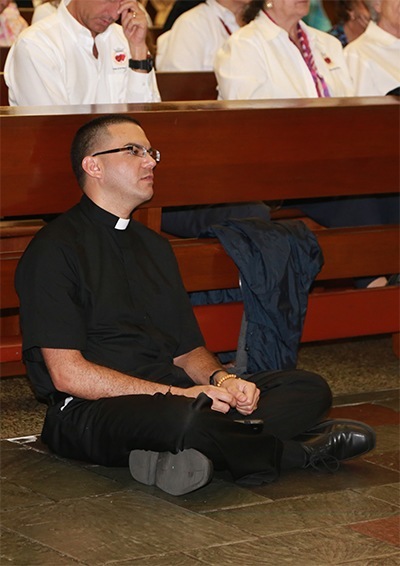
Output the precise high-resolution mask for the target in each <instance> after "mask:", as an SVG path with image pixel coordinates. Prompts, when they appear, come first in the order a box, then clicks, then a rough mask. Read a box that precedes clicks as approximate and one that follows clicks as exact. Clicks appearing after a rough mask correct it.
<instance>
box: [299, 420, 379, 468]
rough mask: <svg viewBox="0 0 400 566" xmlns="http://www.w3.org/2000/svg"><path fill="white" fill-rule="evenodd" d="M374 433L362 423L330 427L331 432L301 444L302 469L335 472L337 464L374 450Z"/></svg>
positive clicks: (338, 424)
mask: <svg viewBox="0 0 400 566" xmlns="http://www.w3.org/2000/svg"><path fill="white" fill-rule="evenodd" d="M375 444H376V434H375V431H374V430H373V429H372V428H371V427H369V426H368V425H364V423H359V424H358V423H357V424H354V423H351V424H350V423H348V424H345V423H340V422H336V423H333V424H332V425H331V430H330V431H329V432H325V433H324V434H319V435H317V436H315V437H314V438H313V439H311V440H309V441H308V442H303V443H302V446H303V448H304V451H305V464H304V467H305V468H308V467H312V468H317V469H320V468H322V467H325V468H327V469H329V470H331V471H335V470H337V469H338V467H339V463H340V462H343V461H345V460H351V459H352V458H357V457H358V456H362V455H363V454H366V453H367V452H369V451H370V450H373V448H375Z"/></svg>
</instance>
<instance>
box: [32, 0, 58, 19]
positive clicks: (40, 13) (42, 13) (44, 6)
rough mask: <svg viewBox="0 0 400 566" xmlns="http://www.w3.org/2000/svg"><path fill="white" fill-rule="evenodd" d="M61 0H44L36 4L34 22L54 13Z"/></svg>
mask: <svg viewBox="0 0 400 566" xmlns="http://www.w3.org/2000/svg"><path fill="white" fill-rule="evenodd" d="M60 2H61V0H43V2H42V3H41V4H36V6H35V9H34V12H33V16H32V24H34V23H35V22H38V21H39V20H42V19H43V18H47V16H51V15H52V14H54V12H55V11H56V10H57V8H58V6H59V4H60Z"/></svg>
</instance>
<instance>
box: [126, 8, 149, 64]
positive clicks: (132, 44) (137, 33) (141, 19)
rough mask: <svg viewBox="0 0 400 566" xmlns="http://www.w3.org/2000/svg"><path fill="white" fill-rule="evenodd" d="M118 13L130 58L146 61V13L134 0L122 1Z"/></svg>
mask: <svg viewBox="0 0 400 566" xmlns="http://www.w3.org/2000/svg"><path fill="white" fill-rule="evenodd" d="M119 13H120V14H121V24H122V29H123V30H124V34H125V37H126V39H127V40H128V43H129V49H130V52H131V58H132V59H137V60H142V59H146V57H147V53H148V49H147V45H146V34H147V19H146V13H145V12H144V10H143V9H142V8H141V7H140V6H139V5H138V3H137V1H136V0H122V2H121V5H120V7H119Z"/></svg>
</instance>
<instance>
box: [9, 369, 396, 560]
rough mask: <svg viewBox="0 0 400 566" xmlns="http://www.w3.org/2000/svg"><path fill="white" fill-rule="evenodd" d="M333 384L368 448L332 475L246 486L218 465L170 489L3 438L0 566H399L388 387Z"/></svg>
mask: <svg viewBox="0 0 400 566" xmlns="http://www.w3.org/2000/svg"><path fill="white" fill-rule="evenodd" d="M392 361H393V360H392ZM340 393H341V394H340V397H337V400H338V401H339V404H340V406H335V407H334V409H332V413H331V414H332V416H336V417H345V418H353V419H358V420H363V421H365V422H367V423H369V424H371V425H372V426H374V427H375V428H376V431H377V438H378V442H377V447H376V449H375V450H374V451H373V452H371V453H370V454H367V455H366V456H365V457H364V458H361V459H359V460H354V461H352V462H349V463H347V464H346V465H342V467H341V468H340V470H339V471H338V472H337V473H335V474H331V473H328V472H326V473H322V472H316V471H314V470H299V471H292V472H291V473H287V474H285V475H283V476H282V477H281V479H280V480H279V481H278V482H276V483H273V484H270V485H264V486H262V487H256V488H249V489H245V488H242V487H239V486H237V485H235V484H234V483H233V482H232V481H231V479H230V478H229V477H228V475H227V474H218V475H216V477H215V478H214V480H213V481H212V483H211V484H210V485H208V486H206V487H205V488H203V489H201V490H199V491H197V492H195V493H192V494H189V495H187V496H183V497H178V498H175V497H172V496H168V495H166V494H164V493H162V492H161V491H159V490H158V489H157V488H153V487H146V486H142V485H140V484H138V483H136V482H134V481H133V480H132V478H131V477H130V474H129V471H128V470H127V469H122V468H117V469H107V468H103V467H98V466H88V465H83V464H82V463H79V462H72V461H67V460H63V459H60V458H57V457H55V456H54V455H51V454H49V453H48V452H47V451H46V450H45V449H44V447H43V446H42V445H41V444H40V441H38V440H37V439H36V440H35V438H34V437H33V438H28V439H27V442H25V441H24V440H17V441H9V440H2V441H1V510H2V511H1V513H2V520H1V547H0V564H1V566H3V564H4V565H5V564H13V565H17V566H20V565H21V566H22V565H27V566H33V565H40V566H42V565H43V566H46V565H48V566H58V565H60V566H61V565H64V564H71V565H73V564H81V565H82V564H85V565H90V566H91V565H103V564H108V565H113V566H122V565H124V566H128V565H131V564H132V565H138V566H175V565H176V566H196V565H198V566H201V565H204V564H207V565H218V566H225V565H226V566H228V565H229V566H258V565H260V566H261V565H271V566H281V565H285V564H296V565H305V566H313V565H316V566H328V565H333V564H335V565H339V564H351V565H352V566H375V565H383V566H389V565H390V566H391V565H393V566H394V565H399V564H400V541H399V538H400V537H399V532H400V529H399V508H400V489H399V483H398V479H399V428H398V417H399V407H398V403H399V399H398V391H397V390H395V389H393V390H391V391H390V392H387V393H384V392H382V391H377V392H372V393H371V392H364V393H362V394H361V393H360V394H359V395H358V396H357V395H355V394H354V393H351V392H350V393H349V394H348V395H346V394H345V392H344V391H343V390H341V391H340ZM3 398H4V396H3ZM360 399H361V400H362V403H361V404H355V403H356V402H357V401H358V402H359V401H360ZM14 410H15V409H14ZM17 414H18V413H17ZM21 414H23V411H21ZM21 418H22V417H21ZM17 419H18V417H17ZM28 422H30V421H28ZM24 426H26V425H25V424H24ZM17 428H18V427H17V425H16V429H17ZM37 432H38V431H37V430H36V429H35V430H30V431H29V430H26V433H37ZM3 438H4V437H3ZM32 440H33V441H32Z"/></svg>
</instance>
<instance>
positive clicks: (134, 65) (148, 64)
mask: <svg viewBox="0 0 400 566" xmlns="http://www.w3.org/2000/svg"><path fill="white" fill-rule="evenodd" d="M153 66H154V61H153V58H152V57H147V59H141V60H138V59H129V68H130V69H134V70H135V71H146V72H147V73H150V71H151V70H152V68H153Z"/></svg>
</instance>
